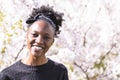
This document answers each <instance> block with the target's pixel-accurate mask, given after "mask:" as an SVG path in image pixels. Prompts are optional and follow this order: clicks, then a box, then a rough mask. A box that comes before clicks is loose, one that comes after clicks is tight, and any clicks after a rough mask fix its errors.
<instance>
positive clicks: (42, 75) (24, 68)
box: [0, 59, 68, 80]
mask: <svg viewBox="0 0 120 80" xmlns="http://www.w3.org/2000/svg"><path fill="white" fill-rule="evenodd" d="M0 80H68V74H67V69H66V67H65V66H64V65H63V64H60V63H57V62H54V61H52V60H50V59H49V60H48V62H47V63H46V64H43V65H39V66H29V65H26V64H23V63H22V62H21V60H19V61H18V62H16V63H15V64H13V65H11V66H10V67H7V68H5V69H4V70H3V71H2V72H1V73H0Z"/></svg>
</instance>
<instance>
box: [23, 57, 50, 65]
mask: <svg viewBox="0 0 120 80" xmlns="http://www.w3.org/2000/svg"><path fill="white" fill-rule="evenodd" d="M22 62H23V63H24V64H27V65H31V66H37V65H42V64H45V63H47V62H48V59H47V58H46V56H44V55H43V56H40V57H35V56H30V55H29V56H28V57H27V58H25V59H23V60H22Z"/></svg>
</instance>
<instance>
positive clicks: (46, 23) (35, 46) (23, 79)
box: [0, 6, 68, 80]
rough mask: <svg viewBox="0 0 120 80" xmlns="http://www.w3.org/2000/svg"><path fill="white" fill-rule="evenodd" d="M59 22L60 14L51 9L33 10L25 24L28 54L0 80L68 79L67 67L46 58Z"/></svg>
mask: <svg viewBox="0 0 120 80" xmlns="http://www.w3.org/2000/svg"><path fill="white" fill-rule="evenodd" d="M62 21H63V19H62V13H58V12H55V11H54V10H53V8H52V7H49V6H42V7H41V8H35V9H33V12H32V14H31V15H30V18H28V20H27V21H26V23H27V24H28V30H27V35H26V41H27V48H28V51H29V54H28V56H27V57H26V58H24V59H22V60H19V61H18V62H16V63H15V64H13V65H11V66H9V67H7V68H5V69H4V70H3V71H2V72H1V73H0V80H68V74H67V69H66V67H65V66H64V65H63V64H60V63H57V62H55V61H52V60H51V59H49V58H47V57H46V56H45V54H46V52H47V51H48V50H49V48H50V47H51V45H52V44H53V42H54V38H55V37H57V35H58V34H59V32H60V31H59V27H60V26H61V24H62Z"/></svg>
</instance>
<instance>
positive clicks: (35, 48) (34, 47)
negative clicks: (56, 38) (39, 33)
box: [32, 45, 44, 52]
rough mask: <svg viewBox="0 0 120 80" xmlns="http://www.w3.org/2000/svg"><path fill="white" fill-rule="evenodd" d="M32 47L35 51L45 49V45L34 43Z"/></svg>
mask: <svg viewBox="0 0 120 80" xmlns="http://www.w3.org/2000/svg"><path fill="white" fill-rule="evenodd" d="M32 48H33V50H34V51H35V52H40V51H43V50H44V48H43V47H41V46H37V45H33V46H32Z"/></svg>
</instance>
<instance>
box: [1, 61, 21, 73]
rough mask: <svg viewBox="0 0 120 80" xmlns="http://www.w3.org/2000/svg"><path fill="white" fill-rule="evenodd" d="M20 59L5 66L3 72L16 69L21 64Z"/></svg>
mask: <svg viewBox="0 0 120 80" xmlns="http://www.w3.org/2000/svg"><path fill="white" fill-rule="evenodd" d="M19 63H20V61H17V62H15V63H14V64H12V65H10V66H8V67H6V68H4V69H3V70H2V71H1V73H7V72H9V73H10V72H11V71H14V70H15V69H16V67H17V66H18V65H19Z"/></svg>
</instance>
